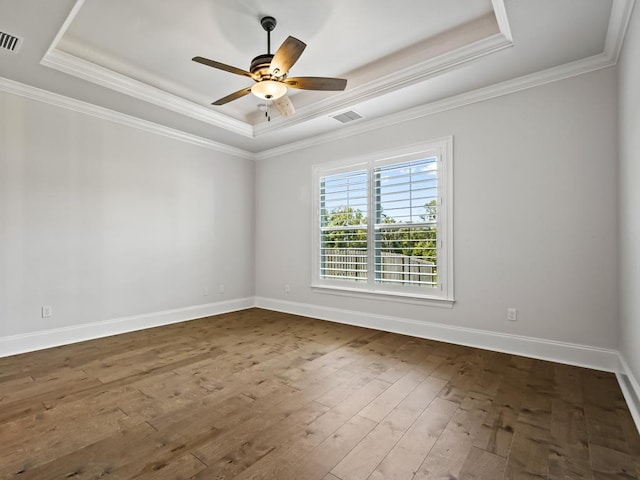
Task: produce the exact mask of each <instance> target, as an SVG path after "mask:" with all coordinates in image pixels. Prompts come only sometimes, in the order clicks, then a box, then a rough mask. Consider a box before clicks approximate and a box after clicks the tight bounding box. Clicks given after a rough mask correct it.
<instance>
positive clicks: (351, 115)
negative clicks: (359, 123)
mask: <svg viewBox="0 0 640 480" xmlns="http://www.w3.org/2000/svg"><path fill="white" fill-rule="evenodd" d="M331 118H335V119H336V120H337V121H339V122H340V123H349V122H353V121H354V120H358V119H360V118H362V115H360V114H359V113H357V112H354V111H353V110H349V111H348V112H344V113H340V114H338V115H334V116H333V117H331Z"/></svg>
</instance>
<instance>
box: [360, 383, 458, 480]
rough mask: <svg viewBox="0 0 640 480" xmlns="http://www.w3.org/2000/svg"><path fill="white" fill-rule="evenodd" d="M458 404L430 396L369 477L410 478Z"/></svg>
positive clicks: (380, 479)
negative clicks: (422, 408)
mask: <svg viewBox="0 0 640 480" xmlns="http://www.w3.org/2000/svg"><path fill="white" fill-rule="evenodd" d="M436 380H439V379H436ZM441 381H444V380H441ZM458 407H459V405H458V404H457V403H454V402H450V401H448V400H442V399H440V398H436V399H435V400H433V401H432V402H431V403H430V404H429V406H428V407H427V408H426V409H425V410H424V412H422V414H421V415H420V417H418V419H417V420H416V421H415V423H414V424H413V425H412V426H411V427H410V428H409V430H407V433H406V434H405V435H404V436H403V437H402V438H401V439H400V441H399V442H398V443H397V444H396V445H395V446H394V447H393V449H392V450H391V451H390V452H389V454H388V455H387V456H386V457H385V458H384V459H383V461H382V462H380V464H379V465H378V466H377V467H376V469H375V470H374V472H373V473H372V474H371V476H370V477H369V479H370V480H411V479H412V478H413V476H414V474H415V473H416V472H417V471H418V468H419V467H420V465H421V464H422V462H423V461H424V459H425V458H426V456H427V454H428V453H429V451H430V450H431V448H432V447H433V445H434V444H435V442H436V441H437V440H438V438H439V437H440V434H441V433H442V431H443V430H444V429H445V427H446V426H447V424H448V423H449V420H451V417H452V416H453V414H454V413H455V411H456V410H457V409H458Z"/></svg>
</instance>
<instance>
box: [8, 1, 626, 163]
mask: <svg viewBox="0 0 640 480" xmlns="http://www.w3.org/2000/svg"><path fill="white" fill-rule="evenodd" d="M83 1H84V0H78V2H77V3H76V5H75V7H74V10H72V13H71V14H70V15H69V17H68V18H67V21H66V22H65V24H64V25H63V27H62V28H61V30H60V32H59V33H58V36H57V37H56V40H54V43H53V44H52V46H51V47H50V49H49V52H48V53H47V55H45V58H49V59H50V60H51V59H55V58H61V56H64V55H66V54H64V53H62V52H57V53H54V50H55V48H54V46H55V44H56V43H57V41H58V39H59V38H60V37H61V36H62V34H63V33H64V30H66V28H67V26H68V24H69V23H70V22H71V20H72V18H73V16H75V12H76V11H77V10H78V9H79V8H80V6H81V5H82V3H83ZM634 3H635V0H613V4H612V9H611V15H610V20H609V27H608V31H607V36H606V40H605V47H604V51H603V52H602V53H601V54H598V55H594V56H592V57H588V58H585V59H581V60H577V61H574V62H570V63H568V64H565V65H560V66H557V67H552V68H550V69H547V70H543V71H541V72H536V73H533V74H530V75H525V76H522V77H518V78H515V79H512V80H507V81H504V82H501V83H498V84H495V85H491V86H488V87H484V88H480V89H477V90H473V91H470V92H465V93H462V94H459V95H455V96H453V97H449V98H445V99H442V100H438V101H435V102H431V103H428V104H424V105H420V106H417V107H414V108H412V109H409V110H405V111H402V112H398V113H393V114H390V115H386V116H384V117H381V118H378V119H375V120H369V121H363V122H358V123H355V124H354V125H347V126H343V127H341V128H340V129H339V130H332V131H329V132H326V133H323V134H319V135H316V136H313V137H310V138H306V139H302V140H299V141H294V142H291V143H288V144H285V145H282V146H279V147H274V148H270V149H265V150H262V151H260V152H258V153H252V152H250V151H247V150H243V149H239V148H236V147H232V146H229V145H226V144H223V143H220V142H215V141H213V140H209V139H206V138H203V137H198V136H196V135H192V134H189V133H186V132H183V131H180V130H177V129H172V128H169V127H165V126H162V125H159V124H156V123H153V122H150V121H146V120H141V119H139V118H136V117H133V116H130V115H126V114H122V113H119V112H116V111H113V110H109V109H107V108H103V107H98V106H95V105H92V104H89V103H86V102H82V101H80V100H75V99H72V98H69V97H65V96H62V95H59V94H54V93H51V92H47V91H45V90H41V89H38V88H36V87H31V86H28V85H24V84H21V83H18V82H15V81H12V80H9V79H6V78H2V77H0V91H6V92H8V93H12V94H15V95H21V96H24V97H27V98H31V99H35V100H39V101H43V102H46V103H49V104H52V105H56V106H60V107H63V108H68V109H70V110H74V111H78V112H82V113H86V114H88V115H92V116H96V117H99V118H103V119H107V120H110V121H114V122H117V123H121V124H124V125H129V126H133V127H136V128H140V129H142V130H146V131H149V132H153V133H157V134H160V135H164V136H167V137H170V138H174V139H179V140H182V141H185V142H188V143H191V144H194V145H199V146H202V147H205V148H209V149H212V150H215V151H218V152H222V153H228V154H230V155H234V156H237V157H240V158H245V159H250V160H265V159H268V158H272V157H276V156H280V155H284V154H287V153H291V152H295V151H298V150H303V149H305V148H309V147H313V146H316V145H321V144H323V143H328V142H332V141H336V140H339V139H342V138H346V137H350V136H353V135H358V134H361V133H365V132H368V131H371V130H376V129H379V128H383V127H387V126H391V125H395V124H398V123H402V122H406V121H410V120H413V119H417V118H421V117H424V116H428V115H433V114H436V113H440V112H444V111H447V110H451V109H455V108H459V107H462V106H465V105H470V104H473V103H477V102H482V101H485V100H490V99H492V98H496V97H499V96H503V95H508V94H510V93H515V92H518V91H522V90H526V89H529V88H534V87H537V86H540V85H544V84H547V83H551V82H555V81H559V80H563V79H566V78H570V77H573V76H577V75H582V74H585V73H589V72H593V71H596V70H599V69H603V68H607V67H611V66H614V65H616V63H617V61H618V57H619V55H620V52H621V49H622V44H623V41H624V36H625V34H626V30H627V26H628V23H629V19H630V17H631V13H632V10H633V6H634ZM493 4H494V11H495V12H496V19H497V21H498V24H499V25H500V30H501V34H502V36H503V39H502V41H503V42H504V41H505V40H509V39H510V37H511V32H510V30H509V26H508V22H507V19H506V12H505V10H504V3H503V0H493ZM495 40H496V38H493V39H492V40H491V41H495ZM498 40H499V39H498ZM487 41H489V40H487ZM505 45H506V44H505ZM485 46H486V45H485ZM494 46H496V47H497V44H496V45H494ZM502 48H505V46H503V47H502ZM459 53H461V52H459ZM468 53H469V52H468ZM58 54H61V55H60V56H59V55H58ZM67 56H68V57H71V58H76V57H73V56H71V55H67ZM76 60H78V61H80V62H82V60H80V59H76ZM43 61H44V59H43ZM450 61H453V58H450ZM86 63H89V62H86ZM451 66H453V65H450V66H449V67H443V68H450V67H451ZM99 68H100V67H99ZM417 70H419V69H417ZM414 73H415V74H417V75H419V74H420V73H419V71H416V72H414ZM125 78H126V77H125ZM129 80H131V79H129ZM132 81H133V80H132ZM143 85H144V84H143ZM147 87H148V85H147ZM149 88H153V87H149ZM381 88H383V87H381ZM160 92H162V93H163V94H164V95H167V93H166V92H164V91H161V90H160ZM136 93H139V90H136ZM176 98H178V97H176ZM187 103H190V102H187ZM192 105H195V104H192ZM162 106H163V107H164V106H166V105H165V104H163V105H162ZM332 108H336V106H332V107H327V110H329V109H332ZM205 110H206V109H205ZM207 112H209V113H215V112H211V111H209V110H207ZM303 113H304V112H303ZM225 118H226V117H225ZM240 123H242V122H240ZM246 125H248V124H246ZM274 126H275V125H274ZM223 128H226V126H225V127H223ZM249 128H250V126H249ZM278 128H280V127H278ZM227 129H228V128H227ZM245 135H246V132H245ZM247 136H253V135H247Z"/></svg>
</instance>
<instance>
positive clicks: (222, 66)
mask: <svg viewBox="0 0 640 480" xmlns="http://www.w3.org/2000/svg"><path fill="white" fill-rule="evenodd" d="M191 60H193V61H194V62H198V63H201V64H203V65H207V66H209V67H213V68H217V69H219V70H224V71H225V72H230V73H235V74H236V75H242V76H244V77H249V78H253V79H254V80H255V77H254V76H253V74H252V73H251V72H247V71H246V70H242V69H241V68H236V67H232V66H231V65H225V64H224V63H220V62H216V61H215V60H209V59H208V58H204V57H193V58H192V59H191Z"/></svg>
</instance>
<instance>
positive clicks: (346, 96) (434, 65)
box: [253, 33, 513, 137]
mask: <svg viewBox="0 0 640 480" xmlns="http://www.w3.org/2000/svg"><path fill="white" fill-rule="evenodd" d="M512 46H513V43H512V42H511V41H509V40H507V39H506V38H505V37H504V36H503V35H501V34H499V33H497V34H494V35H491V36H490V37H487V38H484V39H482V40H478V41H475V42H473V43H471V44H469V45H465V46H462V47H460V48H457V49H455V50H453V51H451V52H448V53H445V54H443V55H440V56H437V57H435V58H431V59H429V60H426V61H424V62H420V63H417V64H415V65H412V66H410V67H407V68H404V69H402V70H398V71H397V72H394V73H392V74H389V75H385V76H383V77H379V78H376V79H375V80H372V81H370V82H367V83H365V84H363V85H358V86H357V87H354V88H349V89H347V90H346V91H344V92H342V93H338V94H334V95H332V96H331V97H327V98H326V99H325V100H324V101H323V102H320V103H314V104H313V105H309V106H308V107H306V108H299V109H297V110H296V115H295V116H290V117H279V118H278V119H277V120H276V121H274V122H269V123H261V124H257V125H256V126H255V127H254V129H253V130H254V135H255V136H256V137H258V136H261V135H264V134H265V133H269V132H272V131H278V130H281V129H282V128H285V127H291V126H294V125H298V124H300V123H302V122H305V121H307V120H312V119H314V118H317V117H319V116H321V115H329V114H332V113H334V112H335V111H337V110H340V109H345V108H351V107H352V106H353V105H355V104H359V103H363V102H366V101H367V100H371V99H373V98H377V97H379V96H381V95H384V94H386V93H389V92H391V91H395V90H398V89H400V88H404V87H408V86H410V85H415V84H416V83H418V82H422V81H424V80H426V79H427V78H430V77H433V76H435V75H437V74H441V73H443V72H445V71H448V70H451V69H453V68H455V67H459V66H462V65H464V64H466V63H468V62H471V61H473V60H476V59H478V58H481V57H484V56H485V55H489V54H492V53H495V52H498V51H500V50H503V49H505V48H509V47H512Z"/></svg>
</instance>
